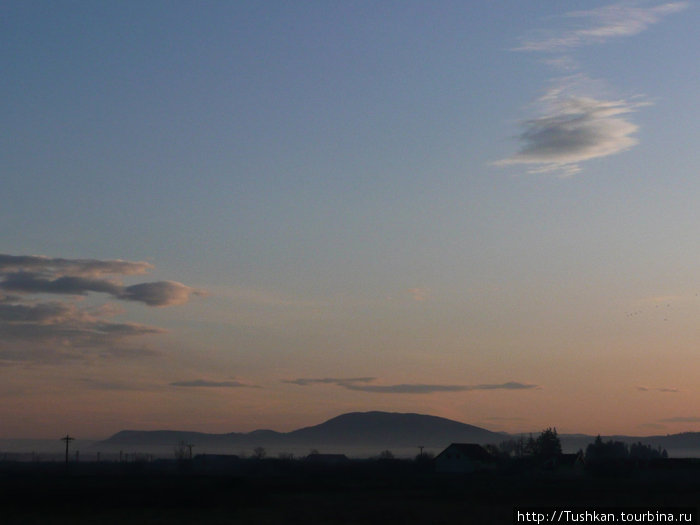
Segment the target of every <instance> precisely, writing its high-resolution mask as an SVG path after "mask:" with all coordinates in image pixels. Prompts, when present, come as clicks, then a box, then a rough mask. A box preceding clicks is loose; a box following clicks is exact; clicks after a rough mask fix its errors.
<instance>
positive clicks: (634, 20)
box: [516, 2, 689, 52]
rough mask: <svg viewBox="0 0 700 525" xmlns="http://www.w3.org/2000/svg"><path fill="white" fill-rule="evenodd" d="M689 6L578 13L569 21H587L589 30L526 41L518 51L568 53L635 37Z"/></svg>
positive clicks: (620, 7)
mask: <svg viewBox="0 0 700 525" xmlns="http://www.w3.org/2000/svg"><path fill="white" fill-rule="evenodd" d="M688 6H689V3H688V2H671V3H667V4H662V5H658V6H654V7H634V6H632V5H629V4H626V3H625V4H614V5H610V6H606V7H601V8H598V9H592V10H590V11H574V12H571V13H568V14H567V15H565V16H566V17H567V18H577V19H583V20H585V21H587V22H588V24H587V25H586V26H585V27H582V28H579V29H574V30H570V31H566V32H565V33H559V34H554V35H549V36H546V37H544V38H540V39H533V40H526V41H524V42H523V43H522V44H521V45H520V46H519V47H517V48H516V50H518V51H544V52H557V51H566V50H569V49H573V48H576V47H582V46H586V45H591V44H600V43H603V42H605V41H607V40H609V39H611V38H619V37H624V36H633V35H636V34H638V33H641V32H642V31H645V30H646V29H647V28H649V26H651V25H653V24H656V23H657V22H659V21H661V19H662V18H663V17H664V16H667V15H670V14H673V13H678V12H680V11H683V10H684V9H686V8H687V7H688Z"/></svg>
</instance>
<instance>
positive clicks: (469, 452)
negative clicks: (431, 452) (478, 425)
mask: <svg viewBox="0 0 700 525" xmlns="http://www.w3.org/2000/svg"><path fill="white" fill-rule="evenodd" d="M447 454H460V455H462V456H464V457H465V458H467V459H471V460H474V461H493V459H494V458H493V456H492V455H491V454H489V453H488V452H487V451H486V449H485V448H484V447H482V446H481V445H477V444H476V443H452V444H451V445H450V446H449V447H447V448H446V449H445V450H443V451H442V452H440V454H438V455H437V457H436V458H435V459H438V458H439V457H440V456H443V455H447Z"/></svg>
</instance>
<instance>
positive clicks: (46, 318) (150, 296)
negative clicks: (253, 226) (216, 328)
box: [0, 254, 203, 364]
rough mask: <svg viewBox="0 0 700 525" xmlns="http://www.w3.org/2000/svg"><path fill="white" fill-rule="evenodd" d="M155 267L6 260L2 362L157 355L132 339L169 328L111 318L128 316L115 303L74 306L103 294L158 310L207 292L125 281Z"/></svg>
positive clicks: (0, 306) (0, 302) (0, 307)
mask: <svg viewBox="0 0 700 525" xmlns="http://www.w3.org/2000/svg"><path fill="white" fill-rule="evenodd" d="M152 268H153V266H152V265H151V264H149V263H145V262H130V261H122V260H96V259H63V258H50V257H43V256H34V255H19V256H16V255H7V254H0V362H4V363H6V364H7V363H21V362H24V363H26V362H31V363H62V362H70V361H73V360H85V359H90V358H94V357H107V358H125V357H139V356H151V355H155V354H157V353H158V352H156V351H155V350H153V349H150V348H148V347H146V346H143V345H134V343H133V340H134V339H137V338H140V337H142V336H146V335H157V334H162V333H164V330H162V329H160V328H158V327H154V326H148V325H144V324H140V323H133V322H117V321H115V320H113V319H112V318H113V317H114V316H116V315H119V314H121V313H123V311H122V310H121V309H119V308H116V307H114V306H113V305H109V304H103V305H101V306H98V307H82V308H81V307H80V306H79V302H78V301H76V300H75V297H76V296H77V297H82V296H85V295H87V294H89V293H103V294H107V295H109V296H110V297H112V298H116V299H119V300H124V301H138V302H141V303H144V304H146V305H148V306H156V307H158V306H171V305H176V304H183V303H185V302H187V301H188V300H189V299H190V297H191V296H192V295H201V294H203V292H202V291H200V290H196V289H194V288H190V287H189V286H186V285H184V284H181V283H177V282H174V281H158V282H147V283H141V284H135V285H131V286H125V285H123V284H122V283H121V281H120V280H119V278H120V277H122V276H126V275H139V274H143V273H145V272H147V271H149V270H150V269H152ZM5 292H12V293H11V294H6V293H5ZM45 294H50V295H53V296H56V297H58V299H57V300H53V301H45V300H43V299H42V298H41V296H43V295H45Z"/></svg>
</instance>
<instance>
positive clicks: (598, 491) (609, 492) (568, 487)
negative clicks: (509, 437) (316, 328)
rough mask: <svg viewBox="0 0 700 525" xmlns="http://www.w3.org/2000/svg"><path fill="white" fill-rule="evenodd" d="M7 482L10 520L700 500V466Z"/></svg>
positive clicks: (33, 470) (361, 515)
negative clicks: (682, 469) (602, 471)
mask: <svg viewBox="0 0 700 525" xmlns="http://www.w3.org/2000/svg"><path fill="white" fill-rule="evenodd" d="M124 467H126V468H124ZM278 467H279V465H278ZM0 489H1V495H0V501H1V503H2V515H1V516H0V523H3V524H5V523H7V524H20V523H21V524H41V525H44V524H47V525H51V524H76V525H80V524H98V525H111V524H117V523H119V524H147V525H155V524H174V525H177V524H239V523H240V524H248V523H250V524H281V523H291V524H305V525H306V524H326V523H327V524H331V523H345V524H379V523H381V524H387V523H406V524H411V523H420V524H454V523H478V524H481V523H483V524H489V523H495V524H501V523H512V521H513V520H512V516H513V509H514V508H515V507H523V506H557V507H561V508H571V507H574V506H579V507H580V506H589V507H598V506H625V507H632V506H636V507H640V506H643V507H669V506H670V507H694V508H697V505H698V502H700V472H697V471H695V472H693V471H690V472H667V471H664V472H649V471H642V472H632V473H630V472H627V473H624V474H614V473H613V474H610V473H609V474H608V475H605V476H600V475H598V476H594V475H590V474H585V473H581V474H577V475H572V474H571V473H566V475H562V474H561V473H558V472H541V471H538V472H519V473H510V474H504V473H497V472H492V473H482V474H477V475H471V476H466V475H457V476H441V475H437V474H435V473H432V472H430V471H429V470H426V469H417V468H415V467H414V465H413V464H412V462H388V463H385V464H379V463H374V464H363V465H360V466H357V465H350V466H345V467H336V468H327V469H314V470H305V469H300V468H289V469H287V470H286V471H285V469H284V468H282V469H280V468H277V469H275V468H270V464H268V465H267V466H264V465H263V464H262V463H261V464H260V465H257V466H255V467H251V468H250V469H248V470H246V471H244V472H239V473H237V474H227V473H217V474H216V475H214V474H211V473H209V474H207V473H198V472H195V471H191V470H187V469H181V470H178V469H174V470H172V471H170V470H167V469H166V470H163V469H153V468H148V467H144V466H140V467H139V466H133V465H126V466H120V465H110V466H108V467H106V468H103V469H97V468H95V467H92V468H87V467H85V468H82V469H78V468H74V469H73V470H66V469H65V468H63V466H61V465H43V466H42V465H31V464H30V465H24V466H21V467H18V466H17V465H15V466H14V467H12V468H9V467H6V468H0Z"/></svg>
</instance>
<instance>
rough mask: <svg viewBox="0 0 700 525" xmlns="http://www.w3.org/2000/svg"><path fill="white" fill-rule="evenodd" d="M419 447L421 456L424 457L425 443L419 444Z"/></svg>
mask: <svg viewBox="0 0 700 525" xmlns="http://www.w3.org/2000/svg"><path fill="white" fill-rule="evenodd" d="M418 448H419V449H420V457H423V449H424V448H425V445H418Z"/></svg>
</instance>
